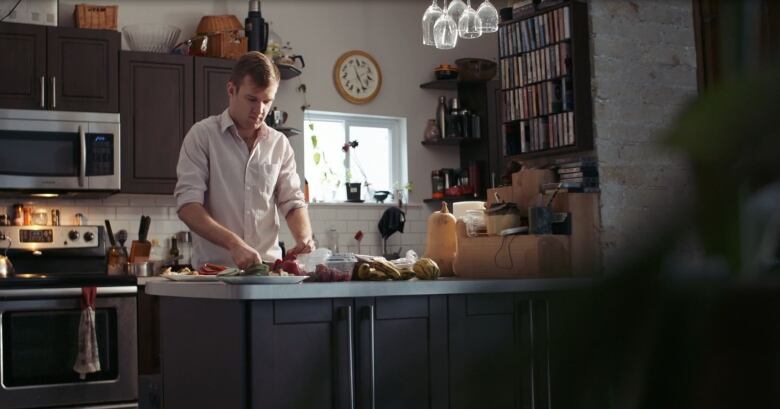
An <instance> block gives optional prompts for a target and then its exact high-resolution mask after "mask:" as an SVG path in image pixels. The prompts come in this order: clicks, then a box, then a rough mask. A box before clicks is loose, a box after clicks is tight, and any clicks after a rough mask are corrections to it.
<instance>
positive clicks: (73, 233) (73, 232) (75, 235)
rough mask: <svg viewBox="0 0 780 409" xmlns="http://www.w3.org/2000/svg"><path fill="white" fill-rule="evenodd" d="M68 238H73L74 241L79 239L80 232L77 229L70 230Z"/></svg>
mask: <svg viewBox="0 0 780 409" xmlns="http://www.w3.org/2000/svg"><path fill="white" fill-rule="evenodd" d="M68 238H69V239H71V240H73V241H76V240H78V239H79V232H77V231H76V230H71V231H70V232H68Z"/></svg>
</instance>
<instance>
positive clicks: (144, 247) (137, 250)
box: [130, 240, 152, 263]
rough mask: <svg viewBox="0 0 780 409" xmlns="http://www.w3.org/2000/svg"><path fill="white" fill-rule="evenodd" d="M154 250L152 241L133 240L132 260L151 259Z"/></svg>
mask: <svg viewBox="0 0 780 409" xmlns="http://www.w3.org/2000/svg"><path fill="white" fill-rule="evenodd" d="M151 252H152V243H151V242H148V241H139V240H133V242H132V243H131V244H130V262H131V263H143V262H146V261H149V254H151Z"/></svg>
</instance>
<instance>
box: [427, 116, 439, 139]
mask: <svg viewBox="0 0 780 409" xmlns="http://www.w3.org/2000/svg"><path fill="white" fill-rule="evenodd" d="M439 139H441V132H440V131H439V127H438V126H437V125H436V120H435V119H429V120H428V124H426V125H425V131H423V140H425V141H426V142H432V141H436V140H439Z"/></svg>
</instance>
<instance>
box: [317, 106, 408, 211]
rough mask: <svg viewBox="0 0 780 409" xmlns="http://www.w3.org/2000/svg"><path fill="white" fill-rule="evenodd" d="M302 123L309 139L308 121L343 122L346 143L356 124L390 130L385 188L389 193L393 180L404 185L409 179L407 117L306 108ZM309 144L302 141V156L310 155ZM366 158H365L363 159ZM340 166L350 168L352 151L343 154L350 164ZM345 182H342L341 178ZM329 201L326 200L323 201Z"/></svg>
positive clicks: (392, 187)
mask: <svg viewBox="0 0 780 409" xmlns="http://www.w3.org/2000/svg"><path fill="white" fill-rule="evenodd" d="M303 122H304V133H303V135H304V138H308V136H307V134H308V133H309V130H308V123H309V122H339V123H343V124H344V143H347V142H349V141H350V140H352V139H351V137H350V127H353V126H356V127H368V128H385V129H387V130H388V132H389V136H388V138H389V140H390V147H389V149H390V152H389V154H390V160H389V162H390V169H389V173H390V181H389V183H390V186H388V189H389V190H390V191H391V192H392V191H393V190H394V189H395V186H394V184H395V183H396V182H399V183H401V185H404V184H405V183H407V181H408V177H409V176H408V175H409V169H408V161H407V151H406V148H407V143H406V118H402V117H390V116H380V115H364V114H352V113H342V112H331V111H318V110H306V112H305V114H304V118H303ZM315 133H316V127H315ZM308 145H309V143H308V142H307V141H305V140H304V144H303V148H304V156H305V157H306V155H309V154H311V152H308V151H307V150H306V147H307V146H308ZM364 161H365V158H364ZM340 163H341V166H344V169H345V170H347V169H349V168H351V167H352V157H351V151H349V152H347V155H346V164H347V165H348V166H349V167H347V166H345V164H344V163H343V161H340ZM363 165H364V166H368V164H366V163H363ZM303 174H304V176H305V175H306V169H305V168H304V172H303ZM355 176H356V175H352V179H355ZM357 176H359V177H362V175H357ZM342 182H345V181H342ZM324 203H328V202H324Z"/></svg>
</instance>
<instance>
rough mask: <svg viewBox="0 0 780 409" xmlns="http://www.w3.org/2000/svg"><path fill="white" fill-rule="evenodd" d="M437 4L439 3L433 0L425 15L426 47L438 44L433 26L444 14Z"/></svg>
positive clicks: (423, 22) (424, 34)
mask: <svg viewBox="0 0 780 409" xmlns="http://www.w3.org/2000/svg"><path fill="white" fill-rule="evenodd" d="M436 3H438V0H433V1H432V2H431V5H430V6H428V8H427V9H426V10H425V14H423V18H422V30H423V44H425V45H436V42H435V41H434V40H433V26H434V24H436V20H437V19H438V18H439V17H440V16H441V15H442V13H443V12H444V11H442V9H441V8H439V5H438V4H436Z"/></svg>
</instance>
